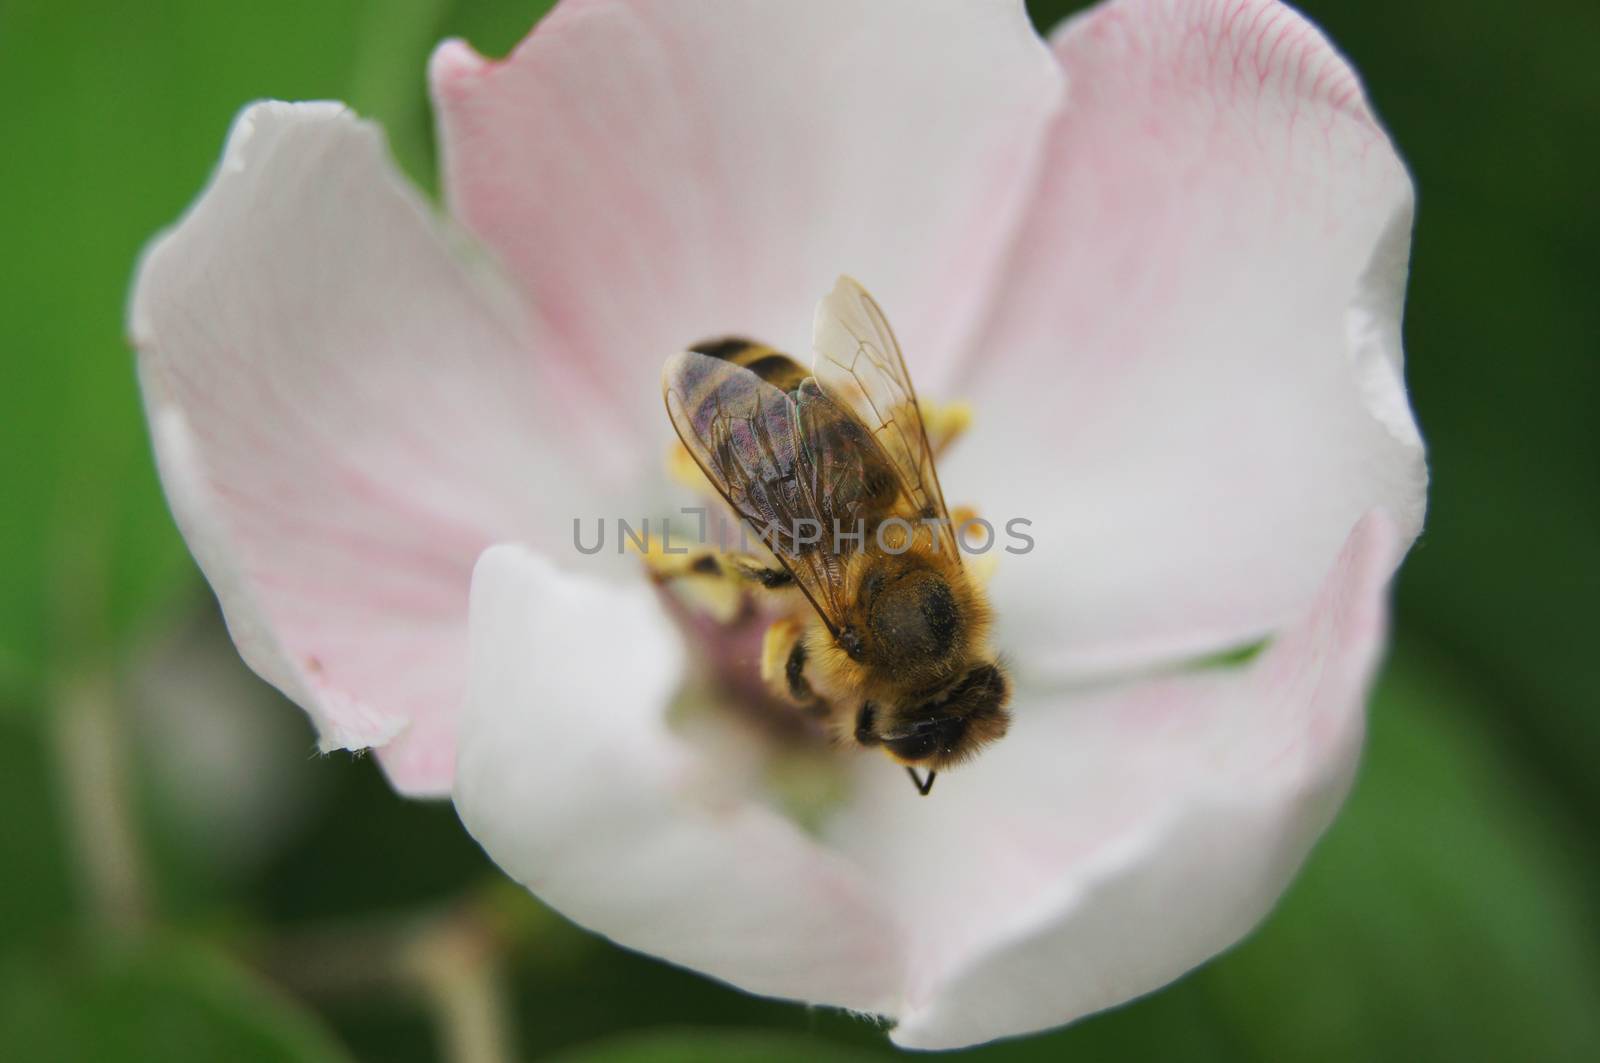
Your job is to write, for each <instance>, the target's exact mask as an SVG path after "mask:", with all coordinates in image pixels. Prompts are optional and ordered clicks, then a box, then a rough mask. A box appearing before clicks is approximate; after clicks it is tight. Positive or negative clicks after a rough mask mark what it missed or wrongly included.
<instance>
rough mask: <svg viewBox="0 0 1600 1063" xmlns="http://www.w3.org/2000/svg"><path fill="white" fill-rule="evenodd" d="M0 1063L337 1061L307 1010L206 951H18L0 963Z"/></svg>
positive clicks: (175, 946)
mask: <svg viewBox="0 0 1600 1063" xmlns="http://www.w3.org/2000/svg"><path fill="white" fill-rule="evenodd" d="M0 1057H4V1058H6V1059H17V1060H29V1061H37V1063H45V1061H54V1060H62V1061H66V1060H73V1061H88V1060H96V1061H100V1060H104V1061H107V1063H122V1061H128V1063H138V1061H144V1060H149V1061H151V1063H186V1061H189V1060H193V1061H195V1063H213V1061H216V1060H230V1061H238V1063H277V1061H298V1063H335V1061H339V1060H344V1059H347V1058H348V1057H347V1056H346V1055H345V1053H344V1051H343V1050H342V1049H341V1048H340V1047H339V1046H338V1045H337V1044H336V1043H335V1042H334V1041H333V1040H332V1038H331V1037H330V1036H329V1035H328V1034H327V1032H326V1031H325V1030H324V1029H323V1028H322V1026H321V1025H320V1023H318V1022H317V1021H316V1020H315V1019H314V1018H313V1017H312V1016H311V1015H310V1014H309V1013H308V1012H306V1011H305V1010H303V1009H302V1008H300V1007H298V1006H297V1005H295V1004H294V1003H293V1002H291V1001H290V1000H288V999H286V998H284V997H282V996H280V995H279V994H278V993H277V992H276V991H275V990H273V989H271V988H270V987H268V986H266V985H265V984H263V983H262V982H260V981H259V980H258V979H256V978H255V977H254V976H252V975H251V974H250V973H249V972H247V971H245V970H243V969H241V968H239V967H237V966H235V965H234V964H232V963H231V962H229V961H227V960H225V959H223V958H221V957H219V956H217V955H215V954H214V953H211V952H208V951H206V950H205V949H203V948H200V947H198V946H193V945H188V944H181V943H177V942H170V941H169V942H164V943H159V944H152V945H151V946H149V947H146V948H142V949H138V950H137V951H133V952H130V953H127V954H120V953H113V954H107V955H102V956H98V957H94V958H83V957H79V956H77V955H76V954H67V955H62V954H59V953H55V954H48V955H29V954H26V953H24V954H16V955H13V956H12V957H10V958H9V959H7V960H6V961H5V962H4V964H3V965H0Z"/></svg>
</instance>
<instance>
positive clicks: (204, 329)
mask: <svg viewBox="0 0 1600 1063" xmlns="http://www.w3.org/2000/svg"><path fill="white" fill-rule="evenodd" d="M485 280H486V278H483V277H478V276H474V275H473V274H471V273H470V272H469V271H468V270H467V269H466V268H464V267H463V266H462V265H461V264H459V263H458V262H457V261H456V259H455V258H454V256H453V255H452V253H451V249H450V248H449V247H447V245H446V242H445V240H444V238H443V237H442V236H441V234H440V232H439V229H438V226H437V225H436V224H435V222H434V220H433V219H432V218H431V217H430V216H429V214H428V212H427V210H426V209H425V208H424V206H423V205H422V203H421V201H420V200H419V198H418V197H417V195H416V194H415V193H414V192H412V190H411V189H410V188H408V187H407V186H406V184H405V183H404V181H403V180H402V179H401V178H400V177H399V175H398V174H397V173H396V171H395V169H394V167H393V166H392V164H391V163H390V161H389V159H388V157H387V154H386V152H385V149H384V146H383V141H382V137H381V134H380V133H379V132H378V131H377V130H376V129H375V128H373V127H371V126H369V125H367V124H365V123H363V122H360V121H358V120H357V119H356V118H355V117H354V116H353V115H351V114H350V113H348V112H347V111H345V110H344V109H343V108H341V107H339V106H338V105H336V104H299V105H289V104H259V105H256V106H253V107H251V108H248V109H246V110H245V111H244V112H243V113H242V114H241V115H240V117H239V119H238V120H237V122H236V123H235V125H234V128H233V132H232V134H231V135H230V137H229V141H228V147H227V151H226V154H225V155H224V157H223V160H222V163H221V165H220V167H219V169H218V171H217V174H216V176H215V178H214V179H213V181H212V183H211V185H210V187H209V188H208V189H207V190H206V192H205V193H204V194H203V195H202V196H201V198H200V200H199V201H198V202H197V203H196V204H195V206H194V207H193V208H192V209H191V210H190V212H189V213H188V214H187V215H186V216H185V217H184V219H183V220H182V222H181V223H180V224H179V225H178V226H177V227H176V228H175V229H174V230H173V231H172V232H170V233H168V234H166V235H165V236H163V237H161V238H160V239H158V240H157V241H156V242H155V243H154V244H153V245H152V246H151V247H150V249H149V250H148V251H147V253H146V255H145V257H144V260H143V261H142V263H141V264H140V268H139V275H138V278H137V281H136V285H135V290H134V294H133V300H132V307H131V311H130V317H131V324H130V328H131V330H132V334H133V338H134V343H135V344H136V346H137V347H138V350H139V374H140V380H141V383H142V385H143V388H144V392H145V398H146V402H147V404H148V406H149V413H150V420H151V424H152V427H153V435H154V440H155V447H156V457H157V460H158V463H159V465H160V469H161V475H162V479H163V482H164V484H165V485H166V488H167V492H168V494H169V496H170V498H171V501H172V506H173V511H174V514H175V516H176V518H177V521H178V524H179V527H180V528H181V529H182V531H183V533H184V536H185V538H186V539H187V540H188V542H189V545H190V548H191V549H192V550H193V551H194V554H195V557H196V559H197V560H198V562H199V563H200V566H201V568H202V570H203V571H204V572H205V574H206V577H207V578H208V579H209V580H210V582H211V584H212V586H213V588H214V589H215V590H216V592H217V594H218V597H219V598H220V599H221V602H222V606H223V610H224V613H225V614H226V616H227V620H228V624H229V628H230V630H231V631H232V633H233V635H234V638H235V641H236V643H237V644H238V646H239V649H240V652H241V653H242V654H243V655H244V657H245V659H246V660H247V661H248V662H249V663H250V665H251V667H253V668H254V669H255V670H256V671H257V672H258V673H260V674H261V675H262V676H263V677H264V678H266V679H267V680H269V681H270V682H272V683H273V684H274V685H275V686H277V687H278V688H279V689H280V690H282V691H284V693H286V694H287V695H289V696H290V697H291V698H293V699H294V700H295V701H297V702H299V703H300V705H302V706H303V707H304V708H305V709H306V710H307V712H309V713H310V714H311V716H312V718H313V720H314V721H315V723H316V725H317V729H318V731H319V734H320V736H321V744H322V747H323V748H324V749H331V748H339V747H344V748H361V747H364V746H369V745H371V746H380V747H382V749H381V752H380V756H381V758H382V761H383V764H384V767H385V768H386V770H387V771H388V772H389V774H390V777H391V779H392V780H393V781H394V783H395V785H396V786H398V787H399V788H401V789H403V790H407V791H411V792H421V793H438V792H442V791H445V790H447V789H448V787H449V783H450V778H451V772H452V768H453V764H454V748H453V737H452V730H453V721H454V717H455V714H456V713H457V712H458V711H459V708H460V704H461V702H462V700H463V698H464V696H465V690H466V665H467V659H466V608H467V591H468V585H469V581H470V574H471V567H472V565H473V563H474V562H475V561H476V559H477V556H478V554H479V553H480V552H481V551H482V549H483V548H484V547H485V546H486V545H488V544H489V543H491V542H494V541H497V540H501V539H511V538H525V539H530V540H533V541H542V542H551V543H560V544H565V543H566V542H567V541H568V539H567V537H568V535H569V534H570V533H569V530H568V529H569V527H570V523H569V522H570V520H571V517H572V515H574V513H577V512H587V511H588V509H589V508H595V507H587V508H580V505H581V504H582V500H584V499H587V498H592V497H594V495H595V492H596V491H597V490H599V487H598V486H596V487H594V488H592V489H591V488H580V487H579V486H578V485H577V484H576V483H575V482H574V480H573V477H572V474H570V473H566V472H563V471H562V469H561V466H560V465H559V464H558V451H557V449H556V448H555V447H554V446H553V444H552V443H551V442H550V441H551V439H552V438H557V437H560V438H569V437H576V438H580V439H581V438H582V437H581V435H579V434H578V432H579V429H578V428H577V427H575V426H573V425H572V424H571V422H572V421H573V420H574V418H573V417H564V416H563V414H562V413H561V407H560V405H559V404H558V403H556V402H554V401H552V400H553V396H552V395H551V394H549V388H547V387H545V386H544V385H543V383H542V381H541V379H540V377H539V375H538V374H537V373H536V371H535V370H534V368H533V367H532V365H531V364H530V361H529V359H528V358H527V356H526V353H525V352H526V350H527V347H528V341H527V339H526V332H527V331H528V329H529V327H530V326H529V324H528V323H527V322H526V321H525V320H524V319H523V317H522V313H521V311H519V310H518V309H517V307H516V304H515V302H514V301H510V302H508V301H506V300H505V299H504V298H503V297H498V298H497V297H496V296H495V295H494V294H493V293H492V290H491V289H489V288H488V287H487V285H486V283H485ZM589 453H590V454H591V458H590V461H589V465H588V467H587V469H586V470H585V475H586V476H588V477H590V479H591V482H592V484H594V485H603V484H605V483H607V482H609V481H608V476H611V474H610V473H608V470H609V469H613V468H616V467H618V465H617V463H616V462H614V461H613V460H612V458H613V457H616V456H608V455H607V453H606V451H605V450H604V449H602V448H600V447H598V446H597V445H596V446H592V447H591V449H590V451H589ZM611 479H615V477H614V476H611Z"/></svg>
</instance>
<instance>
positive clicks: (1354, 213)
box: [944, 0, 1427, 671]
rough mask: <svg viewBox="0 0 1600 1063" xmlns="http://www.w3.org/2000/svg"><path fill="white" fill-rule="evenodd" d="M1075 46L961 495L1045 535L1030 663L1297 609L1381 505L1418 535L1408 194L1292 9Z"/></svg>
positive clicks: (1005, 619) (1173, 649)
mask: <svg viewBox="0 0 1600 1063" xmlns="http://www.w3.org/2000/svg"><path fill="white" fill-rule="evenodd" d="M1054 47H1055V50H1056V54H1057V55H1058V57H1059V58H1060V60H1061V64H1062V66H1063V68H1064V69H1065V70H1066V72H1067V76H1068V81H1069V90H1068V103H1067V105H1066V107H1065V109H1064V111H1063V113H1062V114H1061V116H1060V118H1059V119H1058V121H1057V122H1056V125H1055V126H1054V128H1053V129H1052V130H1051V132H1050V134H1049V138H1048V139H1049V146H1048V149H1047V152H1046V161H1045V166H1044V181H1043V184H1042V186H1041V187H1040V189H1039V192H1038V195H1037V197H1036V200H1035V202H1034V204H1033V207H1032V209H1031V211H1030V213H1029V214H1028V216H1027V220H1026V222H1025V225H1024V235H1023V238H1022V240H1021V241H1020V243H1019V245H1018V247H1017V248H1016V250H1015V254H1014V256H1013V258H1012V260H1011V262H1010V264H1009V267H1008V269H1007V272H1006V277H1007V280H1006V282H1005V283H1004V284H1003V285H1002V287H1001V297H1000V300H999V302H998V305H997V307H996V309H995V312H994V316H993V318H992V323H991V326H990V328H989V330H988V331H987V333H986V335H985V336H984V337H983V340H982V344H981V353H980V354H978V355H977V356H975V359H974V361H973V363H972V364H971V366H970V379H969V384H970V389H969V390H970V392H971V394H972V397H973V398H974V399H975V401H976V405H977V412H978V422H977V429H976V431H975V432H974V435H973V437H972V439H971V440H970V445H966V444H964V445H963V446H962V447H961V448H959V449H958V450H957V451H956V452H955V453H954V454H953V455H952V459H951V460H950V461H949V462H947V463H946V468H945V470H944V472H945V476H944V482H945V489H946V495H947V497H949V498H950V500H951V502H952V503H954V502H958V501H973V502H976V503H977V504H978V505H979V506H981V507H982V509H983V510H984V511H985V515H986V516H988V517H990V518H991V519H994V520H996V521H997V522H998V521H1001V520H1007V519H1010V518H1013V517H1023V518H1027V519H1029V520H1031V521H1032V522H1033V527H1032V528H1031V529H1029V533H1030V534H1031V535H1032V536H1033V537H1034V538H1035V540H1036V541H1037V546H1036V548H1035V549H1034V550H1033V552H1032V553H1030V554H1028V555H1026V556H1022V557H1006V558H1004V559H1003V563H1002V564H1001V566H1000V570H999V574H998V577H997V582H996V584H995V597H996V603H997V606H998V608H999V613H1000V617H1001V621H1002V625H1003V629H1002V633H1001V644H1002V645H1003V646H1004V647H1006V648H1007V649H1008V650H1010V651H1012V652H1014V653H1015V654H1017V656H1018V657H1019V658H1020V659H1022V661H1023V662H1024V663H1025V665H1026V666H1027V667H1028V668H1029V669H1032V670H1036V671H1057V670H1073V669H1093V668H1105V667H1112V668H1118V667H1125V666H1135V665H1140V664H1144V663H1147V662H1150V661H1152V660H1160V659H1164V658H1168V659H1169V658H1171V657H1172V656H1174V655H1181V654H1199V653H1204V652H1209V651H1212V650H1215V649H1218V648H1220V647H1224V646H1227V645H1230V644H1234V643H1237V642H1240V641H1244V640H1249V639H1252V638H1255V637H1258V636H1260V635H1263V634H1265V633H1267V632H1269V631H1271V630H1273V629H1275V628H1276V627H1277V626H1278V625H1279V624H1280V623H1281V622H1283V621H1284V620H1286V619H1287V618H1289V617H1291V616H1294V615H1296V614H1298V612H1299V611H1300V610H1302V609H1303V608H1304V607H1305V604H1306V603H1307V602H1308V601H1309V600H1310V598H1311V596H1312V594H1314V593H1315V590H1316V587H1317V586H1318V583H1319V581H1320V579H1321V574H1322V573H1323V572H1324V571H1325V570H1326V568H1327V565H1328V563H1329V562H1330V560H1331V559H1332V558H1333V556H1334V554H1335V553H1336V552H1337V551H1338V549H1339V544H1340V543H1341V542H1342V540H1343V538H1344V536H1345V534H1346V532H1347V531H1348V529H1349V528H1350V526H1351V525H1352V524H1353V523H1354V522H1355V520H1356V519H1357V518H1358V517H1359V516H1360V515H1361V514H1362V513H1364V512H1366V511H1367V510H1368V509H1370V508H1373V507H1383V508H1386V509H1387V510H1388V511H1389V512H1391V513H1393V514H1394V517H1395V520H1396V523H1397V525H1398V527H1399V530H1400V534H1401V538H1402V540H1404V541H1406V542H1409V541H1410V540H1411V539H1413V538H1414V537H1415V536H1416V534H1417V532H1418V529H1419V528H1420V526H1421V522H1422V515H1423V507H1424V493H1425V487H1426V480H1427V474H1426V468H1425V465H1424V461H1423V451H1422V445H1421V441H1420V438H1419V436H1418V433H1417V429H1416V425H1415V423H1414V422H1413V420H1412V416H1411V412H1410V408H1409V406H1408V404H1407V399H1406V394H1405V388H1404V384H1403V382H1402V378H1401V360H1402V355H1401V347H1400V312H1401V302H1402V298H1403V292H1404V285H1405V277H1406V259H1407V252H1408V247H1409V241H1410V229H1411V209H1412V197H1411V183H1410V181H1409V179H1408V177H1407V175H1406V172H1405V168H1404V167H1403V166H1402V164H1401V162H1400V160H1399V159H1398V158H1397V157H1396V156H1395V153H1394V149H1393V148H1392V146H1391V145H1390V143H1389V141H1388V138H1387V137H1386V136H1385V135H1384V132H1383V130H1382V129H1381V128H1380V127H1379V126H1378V124H1377V122H1376V121H1375V120H1374V118H1373V117H1372V114H1371V112H1370V111H1369V110H1368V107H1367V104H1366V102H1365V100H1364V98H1363V96H1362V91H1361V87H1360V85H1359V83H1358V82H1357V80H1356V76H1355V74H1354V73H1353V72H1352V71H1351V70H1350V68H1349V67H1348V66H1347V65H1346V64H1345V62H1344V61H1343V60H1342V59H1341V58H1340V57H1339V55H1338V54H1337V53H1335V52H1334V50H1333V49H1332V48H1331V47H1330V46H1329V45H1328V43H1327V41H1326V40H1324V39H1323V37H1322V36H1321V35H1320V34H1319V33H1318V32H1317V30H1316V29H1315V28H1314V27H1312V26H1311V25H1310V24H1309V23H1307V22H1306V21H1305V20H1304V19H1302V18H1301V17H1300V16H1299V15H1297V14H1296V13H1294V12H1293V11H1291V10H1289V9H1288V8H1286V7H1283V6H1281V5H1279V4H1276V3H1272V2H1270V0H1204V2H1194V3H1172V2H1166V0H1115V2H1112V3H1108V4H1105V5H1102V6H1101V7H1098V8H1095V9H1093V10H1092V11H1090V12H1089V13H1087V14H1086V15H1084V16H1082V17H1080V18H1077V19H1074V20H1072V21H1070V22H1069V23H1068V24H1067V25H1065V26H1064V27H1062V29H1061V31H1059V32H1058V33H1057V35H1056V37H1055V42H1054ZM996 470H1005V474H1004V475H999V474H997V472H996Z"/></svg>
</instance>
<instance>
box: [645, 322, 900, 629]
mask: <svg viewBox="0 0 1600 1063" xmlns="http://www.w3.org/2000/svg"><path fill="white" fill-rule="evenodd" d="M661 382H662V391H663V393H664V397H665V399H666V404H667V415H668V416H669V417H670V418H671V419H672V426H673V428H675V429H676V430H677V432H678V437H679V438H680V439H682V440H683V445H684V446H685V447H686V448H687V449H688V451H689V453H690V454H691V455H692V456H693V457H694V459H695V462H696V463H697V464H698V465H699V466H700V469H701V471H703V472H704V473H705V474H706V477H707V478H708V479H709V480H710V481H711V482H712V484H713V485H715V486H716V488H717V490H718V492H720V493H721V494H722V496H723V498H725V499H727V501H728V504H729V505H730V506H732V507H733V510H734V512H735V513H737V514H738V515H739V516H740V517H741V518H743V519H744V520H745V521H746V522H748V523H749V525H750V526H751V527H752V528H753V529H754V530H755V532H756V533H757V534H758V535H760V536H761V538H762V540H763V541H764V542H765V543H766V545H767V547H768V548H769V549H770V550H771V551H772V553H773V555H774V556H775V557H777V559H778V560H779V561H780V562H781V563H782V564H783V565H784V567H785V568H787V569H788V570H789V571H790V572H791V573H793V574H794V577H795V582H796V583H797V584H798V585H799V586H800V589H801V590H802V591H804V592H805V594H806V596H807V597H808V598H810V599H811V604H812V605H813V606H814V607H815V608H816V610H817V612H818V613H820V614H821V615H822V618H823V619H824V620H825V621H827V623H828V625H829V626H830V627H831V628H833V630H834V631H835V632H837V631H838V630H839V627H840V626H841V623H842V617H843V616H844V612H845V602H844V593H845V587H844V572H845V568H846V566H847V564H848V562H849V558H850V556H851V555H852V554H854V553H855V552H856V551H857V550H859V549H860V547H861V544H862V543H863V542H864V541H865V539H856V538H853V537H848V538H847V537H836V536H835V535H834V529H836V528H838V529H841V530H843V531H845V532H854V531H856V530H858V529H864V530H865V532H866V535H867V536H871V534H872V532H873V531H874V530H875V529H876V527H877V523H878V521H879V520H881V519H882V517H883V515H884V514H885V513H886V512H887V507H888V506H889V505H890V504H892V503H893V502H894V500H895V499H896V497H897V495H898V478H897V476H896V474H895V472H894V471H893V468H892V464H891V461H890V459H889V458H888V457H887V456H886V455H884V454H883V452H882V450H881V449H880V448H879V447H878V446H877V445H876V444H875V442H874V441H873V439H872V437H871V436H870V434H869V433H868V431H867V429H866V428H865V427H863V426H862V425H861V424H859V423H858V422H857V421H856V420H855V418H854V417H853V416H852V415H851V414H850V413H849V412H848V411H846V410H844V409H843V408H841V407H840V406H839V405H838V404H837V403H836V402H834V401H833V400H832V399H831V398H829V397H828V396H827V395H826V394H824V393H823V392H822V391H821V390H820V389H819V388H818V387H817V386H816V382H815V381H813V380H810V379H807V380H806V381H805V382H803V383H802V384H801V385H800V386H799V387H798V388H796V389H795V390H794V391H793V392H784V391H782V390H780V389H779V388H777V387H774V386H773V385H772V384H770V383H768V382H767V381H765V380H763V379H762V378H761V377H760V376H758V375H756V374H755V373H754V372H752V371H751V370H749V369H747V368H744V367H742V366H739V365H735V364H733V363H731V362H728V361H725V360H722V359H720V358H715V357H712V356H709V355H706V354H702V353H700V352H697V351H687V352H685V353H683V354H680V355H677V356H675V357H673V358H671V359H669V360H668V361H667V364H666V367H665V368H664V369H663V371H662V381H661ZM836 522H837V523H836ZM813 533H814V535H815V538H814V540H813ZM808 540H812V541H808Z"/></svg>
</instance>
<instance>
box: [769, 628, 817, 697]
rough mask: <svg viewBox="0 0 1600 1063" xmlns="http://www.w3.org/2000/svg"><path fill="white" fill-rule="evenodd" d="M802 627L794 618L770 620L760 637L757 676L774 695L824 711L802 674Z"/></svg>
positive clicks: (803, 661) (804, 653) (804, 660)
mask: <svg viewBox="0 0 1600 1063" xmlns="http://www.w3.org/2000/svg"><path fill="white" fill-rule="evenodd" d="M806 663H807V661H806V641H805V627H804V625H803V624H801V623H800V622H799V621H797V620H793V619H790V618H787V617H786V618H784V619H782V620H777V621H774V622H773V624H772V626H771V627H769V628H767V634H766V637H765V638H763V639H762V640H761V678H762V680H763V681H764V682H765V683H766V684H767V689H768V690H770V691H771V692H772V694H773V696H774V697H776V698H778V699H779V700H780V701H786V702H788V703H789V704H791V705H797V706H799V707H801V708H805V709H818V710H821V711H826V706H825V705H824V704H823V702H822V699H821V698H819V697H817V692H816V691H815V690H813V689H812V688H811V681H810V680H809V679H808V678H807V677H806Z"/></svg>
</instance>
